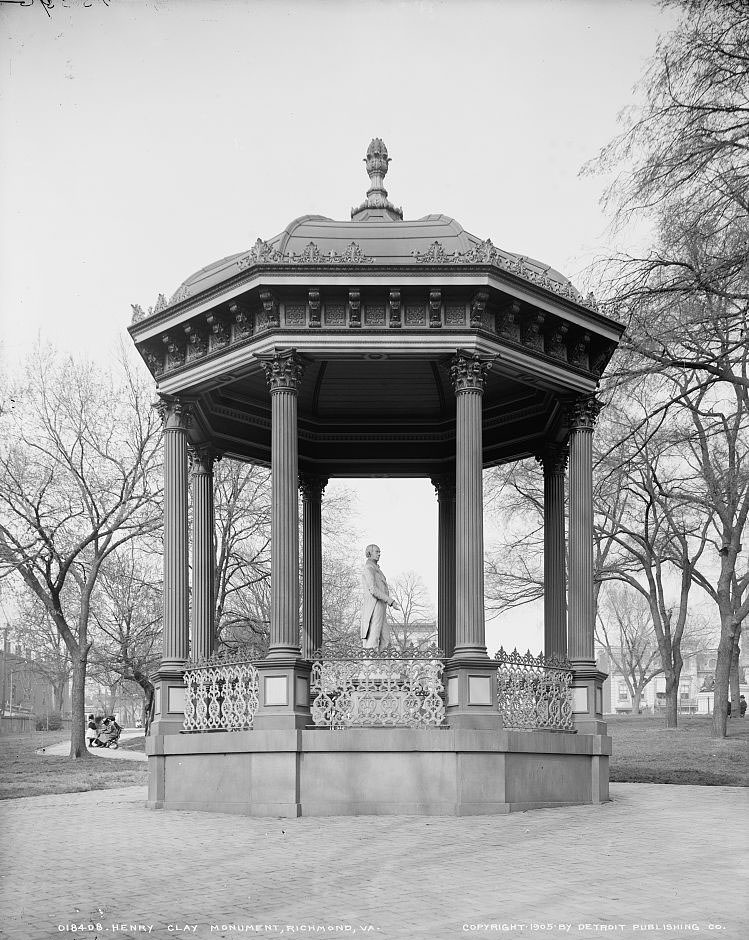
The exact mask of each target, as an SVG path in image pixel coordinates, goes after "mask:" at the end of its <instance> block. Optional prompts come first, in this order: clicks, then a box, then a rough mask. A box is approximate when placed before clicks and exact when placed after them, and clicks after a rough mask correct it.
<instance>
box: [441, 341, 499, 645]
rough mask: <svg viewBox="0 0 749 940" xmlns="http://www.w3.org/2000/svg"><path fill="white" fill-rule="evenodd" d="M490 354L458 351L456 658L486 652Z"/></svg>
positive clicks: (455, 377)
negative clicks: (485, 437) (485, 436)
mask: <svg viewBox="0 0 749 940" xmlns="http://www.w3.org/2000/svg"><path fill="white" fill-rule="evenodd" d="M491 362H492V360H491V359H487V358H486V357H481V356H479V355H477V354H470V353H463V352H461V351H459V352H458V354H457V355H456V356H455V358H454V359H453V362H452V367H451V378H452V381H453V387H454V389H455V395H456V412H457V413H456V429H455V450H456V454H455V466H456V471H455V489H456V500H455V650H454V658H458V659H459V658H461V657H462V658H472V657H476V656H481V657H485V656H486V630H485V619H484V495H483V484H482V479H481V474H482V469H483V442H482V414H481V410H482V408H481V406H482V403H483V393H484V378H485V375H486V372H487V370H488V369H489V368H490V366H491Z"/></svg>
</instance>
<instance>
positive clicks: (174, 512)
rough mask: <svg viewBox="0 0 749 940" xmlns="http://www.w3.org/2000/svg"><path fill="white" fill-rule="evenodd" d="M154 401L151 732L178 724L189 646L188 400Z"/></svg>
mask: <svg viewBox="0 0 749 940" xmlns="http://www.w3.org/2000/svg"><path fill="white" fill-rule="evenodd" d="M156 407H157V408H158V410H159V413H160V415H161V418H162V421H163V422H164V595H163V596H164V610H163V632H162V652H161V663H160V664H159V668H158V670H157V671H156V673H154V675H152V676H151V679H152V681H153V684H154V700H153V701H154V705H153V710H154V711H153V721H152V723H151V730H150V733H151V734H152V735H159V734H170V733H176V732H178V731H181V730H182V723H183V720H184V701H185V690H184V684H183V674H184V666H185V661H186V660H187V657H188V655H189V646H190V642H189V600H188V546H187V534H188V533H187V529H188V526H187V428H188V426H189V423H190V408H191V406H190V405H189V404H188V403H186V402H182V401H180V399H179V398H176V397H174V396H173V395H161V396H160V401H159V402H158V403H157V405H156ZM152 776H153V775H152ZM152 782H153V781H152ZM152 789H153V788H152V787H151V784H150V783H149V805H153V806H157V805H160V804H159V800H160V799H161V798H162V797H160V796H159V792H158V787H157V788H156V790H155V791H154V792H151V790H152Z"/></svg>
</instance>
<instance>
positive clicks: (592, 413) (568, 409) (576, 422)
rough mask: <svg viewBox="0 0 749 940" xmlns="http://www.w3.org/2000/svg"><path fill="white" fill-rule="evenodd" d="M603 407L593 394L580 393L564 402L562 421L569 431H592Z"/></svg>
mask: <svg viewBox="0 0 749 940" xmlns="http://www.w3.org/2000/svg"><path fill="white" fill-rule="evenodd" d="M602 408H603V402H601V401H599V400H598V399H597V398H596V397H595V395H581V396H580V397H579V398H574V399H573V400H572V401H569V402H567V403H566V405H565V408H564V421H565V424H566V425H567V428H568V429H569V430H570V431H592V430H593V428H594V427H595V424H596V419H597V418H598V415H599V413H600V411H601V409H602Z"/></svg>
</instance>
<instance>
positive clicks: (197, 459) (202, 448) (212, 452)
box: [187, 443, 221, 475]
mask: <svg viewBox="0 0 749 940" xmlns="http://www.w3.org/2000/svg"><path fill="white" fill-rule="evenodd" d="M187 453H188V455H189V457H190V465H191V468H192V472H193V475H195V474H197V473H206V474H209V475H210V474H211V473H213V465H214V463H215V462H216V461H217V460H221V454H219V452H218V451H217V450H216V448H215V447H214V446H213V444H209V443H202V444H190V445H188V448H187Z"/></svg>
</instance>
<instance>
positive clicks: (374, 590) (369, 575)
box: [363, 566, 393, 606]
mask: <svg viewBox="0 0 749 940" xmlns="http://www.w3.org/2000/svg"><path fill="white" fill-rule="evenodd" d="M363 580H364V585H365V587H366V589H367V590H368V591H369V593H370V594H371V595H372V596H373V597H376V598H377V600H378V601H384V602H385V603H386V604H389V605H390V606H392V604H393V598H392V597H391V596H390V595H389V594H385V593H384V591H380V590H379V589H378V587H377V585H376V583H375V575H374V571H372V569H371V568H370V567H369V566H367V567H366V568H365V569H364V577H363Z"/></svg>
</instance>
